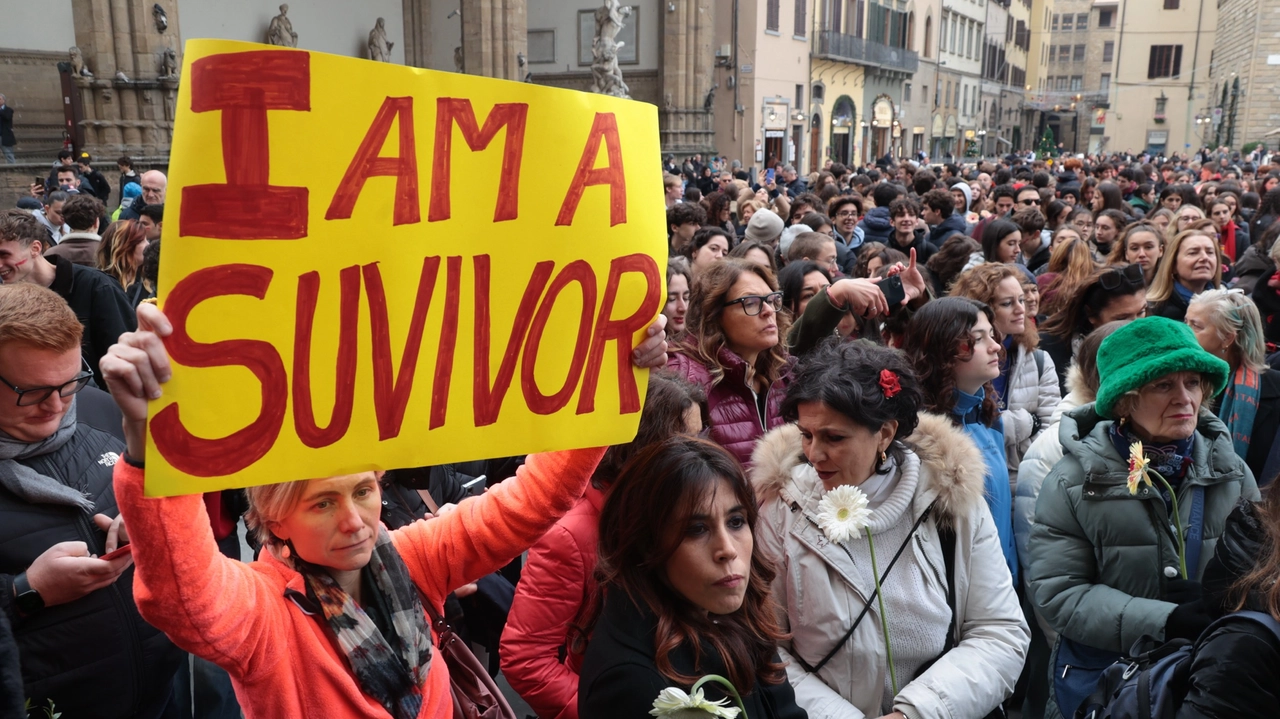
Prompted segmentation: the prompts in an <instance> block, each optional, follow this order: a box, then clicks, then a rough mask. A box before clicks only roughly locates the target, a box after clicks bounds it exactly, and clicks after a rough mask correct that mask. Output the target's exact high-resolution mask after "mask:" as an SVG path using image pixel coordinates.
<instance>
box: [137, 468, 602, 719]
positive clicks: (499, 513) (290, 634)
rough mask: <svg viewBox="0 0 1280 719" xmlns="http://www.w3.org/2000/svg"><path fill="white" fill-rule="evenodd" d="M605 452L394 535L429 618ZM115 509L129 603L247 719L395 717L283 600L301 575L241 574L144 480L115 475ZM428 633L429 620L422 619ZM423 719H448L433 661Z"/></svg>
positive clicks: (519, 542) (568, 495) (565, 505)
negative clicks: (124, 541)
mask: <svg viewBox="0 0 1280 719" xmlns="http://www.w3.org/2000/svg"><path fill="white" fill-rule="evenodd" d="M603 454H604V449H603V448H600V449H583V450H573V451H567V452H552V453H546V454H538V455H530V457H529V459H528V461H527V463H526V464H525V465H524V466H523V467H521V468H520V470H519V471H518V472H517V473H516V479H515V480H514V481H506V482H503V483H501V484H499V485H498V486H496V487H494V488H493V489H491V490H490V491H489V492H487V493H486V494H484V495H483V496H480V497H476V498H475V499H470V500H467V501H465V502H463V503H462V504H460V505H458V509H457V510H456V511H454V512H452V513H450V514H448V515H445V516H444V517H441V518H439V519H435V520H432V521H424V522H415V523H414V524H411V525H409V526H407V527H404V528H402V529H399V530H396V531H394V532H392V533H391V538H392V541H393V542H394V543H395V546H396V549H397V550H398V551H399V552H400V556H401V557H403V558H404V562H405V564H406V565H408V568H409V575H410V576H411V577H412V578H413V582H414V584H416V585H417V586H418V589H419V590H421V591H422V593H423V595H424V596H425V598H426V601H429V602H431V604H432V606H434V607H435V608H436V611H442V605H443V603H444V598H445V597H446V596H447V595H448V593H449V592H450V591H451V590H453V589H455V588H457V587H460V586H462V585H464V584H467V583H468V582H473V581H475V580H477V579H479V578H480V577H482V576H484V575H486V574H489V573H491V572H493V571H496V570H497V569H498V568H500V567H502V566H503V565H505V564H506V563H507V562H509V561H511V560H512V559H513V558H515V557H516V556H518V555H519V554H520V553H521V552H523V551H524V550H525V549H527V548H528V547H529V546H530V545H531V544H533V543H534V542H535V541H536V540H537V539H538V538H539V537H540V536H542V534H543V533H544V532H546V531H547V530H548V529H550V528H551V526H552V525H554V524H555V522H556V520H558V519H559V518H560V517H561V516H562V515H563V514H564V513H565V512H567V511H568V510H569V509H570V508H571V507H573V505H574V503H575V501H576V500H577V499H578V498H579V497H581V496H582V492H583V490H584V489H585V488H586V486H587V482H588V481H589V480H590V478H591V473H592V472H593V471H594V470H595V467H596V464H597V463H598V462H599V461H600V458H601V456H603ZM115 491H116V499H117V501H118V502H119V505H120V513H121V514H122V515H124V518H125V523H126V526H127V527H128V529H129V536H130V537H131V538H132V539H133V543H134V548H133V559H134V562H135V564H136V567H137V568H136V570H135V574H134V577H135V578H134V590H133V591H134V598H135V599H136V601H137V604H138V610H139V611H140V612H141V613H142V616H143V618H144V619H146V620H147V621H148V622H150V623H151V624H153V625H154V626H156V627H157V628H159V629H160V630H161V631H163V632H165V633H166V634H168V635H169V637H170V638H171V639H172V640H173V642H174V643H175V644H177V645H178V646H179V647H182V648H183V649H185V650H186V651H189V652H191V653H192V654H195V655H196V656H199V657H202V658H204V659H207V660H209V661H211V662H213V663H214V664H217V665H218V666H220V667H222V668H223V669H225V670H227V672H228V673H229V674H230V675H231V681H232V684H233V685H234V686H235V690H236V696H237V697H238V698H239V700H240V706H241V707H242V708H243V710H244V714H245V717H247V718H248V719H276V718H279V719H300V718H302V717H334V718H342V719H346V718H347V717H369V718H371V719H372V718H374V717H377V718H378V719H386V718H387V717H389V716H390V715H389V714H388V713H387V711H386V710H385V709H383V708H382V705H380V704H378V702H377V701H375V700H373V699H371V698H370V697H368V696H366V695H365V694H364V693H363V692H362V691H361V690H360V686H359V684H358V683H357V682H356V679H355V677H354V676H353V675H352V674H351V670H350V668H349V667H348V665H347V662H346V659H345V658H344V657H343V656H342V655H341V654H339V653H338V650H337V647H336V646H335V644H334V642H333V641H332V639H330V637H329V634H328V630H327V629H326V627H325V626H324V624H323V622H322V621H318V620H317V618H315V617H310V616H307V615H306V614H304V613H303V612H302V610H301V609H299V608H298V606H297V605H296V604H294V603H293V602H292V601H290V600H289V599H286V598H285V596H284V592H285V590H286V589H296V590H297V591H299V592H305V591H306V587H305V585H304V582H303V579H302V575H300V574H298V573H297V572H295V571H293V570H292V569H290V568H289V567H288V566H286V565H285V564H283V563H282V562H280V561H279V560H277V559H276V558H275V557H273V556H271V554H270V553H267V552H264V553H263V554H262V556H261V559H259V560H258V561H256V562H253V563H250V564H244V563H241V562H237V561H234V560H232V559H228V558H226V557H224V556H222V554H220V553H219V552H218V547H217V544H216V543H215V542H214V539H213V533H212V531H211V530H210V528H209V518H208V515H207V514H206V512H205V507H204V502H203V501H202V499H201V496H200V495H198V494H194V495H189V496H185V497H168V498H163V499H147V498H145V497H143V472H142V470H140V469H137V468H135V467H132V466H130V465H129V464H127V463H126V462H118V463H117V464H116V467H115ZM428 624H430V619H428ZM423 694H424V701H423V703H422V711H421V712H420V713H419V715H418V716H419V717H427V718H429V719H452V716H453V704H452V699H451V698H450V694H449V672H448V668H447V667H446V666H445V663H444V660H443V659H441V658H440V655H439V652H436V653H435V656H434V657H433V661H432V663H431V670H430V672H429V674H428V676H427V686H426V687H425V688H424V691H423Z"/></svg>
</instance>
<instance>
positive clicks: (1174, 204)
mask: <svg viewBox="0 0 1280 719" xmlns="http://www.w3.org/2000/svg"><path fill="white" fill-rule="evenodd" d="M1160 207H1162V208H1164V209H1166V210H1168V211H1170V212H1177V211H1178V208H1180V207H1182V193H1181V192H1179V191H1178V186H1177V185H1167V186H1165V188H1164V189H1163V190H1161V191H1160Z"/></svg>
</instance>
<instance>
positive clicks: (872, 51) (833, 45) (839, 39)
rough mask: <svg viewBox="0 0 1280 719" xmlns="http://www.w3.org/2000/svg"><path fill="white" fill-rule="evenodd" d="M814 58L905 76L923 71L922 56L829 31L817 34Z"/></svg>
mask: <svg viewBox="0 0 1280 719" xmlns="http://www.w3.org/2000/svg"><path fill="white" fill-rule="evenodd" d="M814 55H815V56H817V57H820V58H825V59H828V60H838V61H840V62H851V63H855V64H857V65H868V66H871V67H880V68H885V69H889V70H901V71H902V72H906V73H914V72H915V71H916V70H918V69H919V68H920V56H919V55H918V54H916V53H915V52H913V51H911V50H906V49H904V48H900V47H890V46H888V45H884V44H881V43H878V42H874V41H872V40H866V39H864V38H860V37H854V36H853V35H845V34H843V33H838V32H831V31H829V30H828V31H823V32H820V33H818V46H817V49H816V52H815V53H814Z"/></svg>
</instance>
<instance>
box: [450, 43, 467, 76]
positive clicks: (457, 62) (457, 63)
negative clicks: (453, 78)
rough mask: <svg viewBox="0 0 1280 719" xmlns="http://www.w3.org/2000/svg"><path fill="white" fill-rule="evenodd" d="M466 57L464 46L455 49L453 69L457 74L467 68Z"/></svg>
mask: <svg viewBox="0 0 1280 719" xmlns="http://www.w3.org/2000/svg"><path fill="white" fill-rule="evenodd" d="M464 58H465V55H463V53H462V46H461V45H457V46H455V47H454V48H453V69H454V71H455V72H463V70H464V68H465V67H466V63H465V61H464Z"/></svg>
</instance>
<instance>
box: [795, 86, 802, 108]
mask: <svg viewBox="0 0 1280 719" xmlns="http://www.w3.org/2000/svg"><path fill="white" fill-rule="evenodd" d="M796 107H797V108H802V107H804V85H796Z"/></svg>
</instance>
